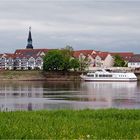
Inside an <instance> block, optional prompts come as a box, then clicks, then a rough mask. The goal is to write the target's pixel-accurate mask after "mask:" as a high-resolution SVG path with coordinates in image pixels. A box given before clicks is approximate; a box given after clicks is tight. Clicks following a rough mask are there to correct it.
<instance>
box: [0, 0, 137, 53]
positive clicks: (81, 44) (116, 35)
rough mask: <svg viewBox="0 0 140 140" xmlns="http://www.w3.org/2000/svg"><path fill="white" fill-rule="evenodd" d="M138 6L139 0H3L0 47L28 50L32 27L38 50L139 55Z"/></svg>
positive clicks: (0, 11)
mask: <svg viewBox="0 0 140 140" xmlns="http://www.w3.org/2000/svg"><path fill="white" fill-rule="evenodd" d="M139 7H140V1H139V0H137V1H136V0H135V1H131V0H129V1H128V0H123V1H121V0H120V1H116V0H107V1H105V0H99V1H97V0H92V1H91V0H87V1H83V0H76V1H72V0H71V1H70V0H22V1H17V0H1V1H0V32H1V33H2V34H0V38H1V41H0V45H1V46H5V47H4V48H6V49H3V50H2V51H7V50H8V51H11V50H14V49H17V48H25V44H26V39H27V35H28V27H29V26H32V35H33V42H34V45H35V46H36V47H38V48H42V47H48V48H55V47H57V46H61V48H62V47H64V45H65V44H67V43H69V44H71V45H72V46H73V47H74V49H88V48H89V49H91V48H93V49H94V48H96V49H98V50H102V51H104V50H105V51H107V50H108V51H111V50H113V51H125V49H126V50H129V51H134V52H140V49H139V45H140V41H139V37H140V8H139ZM6 36H7V37H6ZM7 38H8V39H9V41H10V42H11V46H10V44H9V41H8V42H7ZM24 38H25V39H24ZM11 47H12V49H11Z"/></svg>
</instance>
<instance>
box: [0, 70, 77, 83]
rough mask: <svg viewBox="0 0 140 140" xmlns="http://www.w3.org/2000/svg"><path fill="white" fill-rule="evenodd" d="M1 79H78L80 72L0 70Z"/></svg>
mask: <svg viewBox="0 0 140 140" xmlns="http://www.w3.org/2000/svg"><path fill="white" fill-rule="evenodd" d="M0 79H1V80H3V81H4V80H5V81H6V80H20V81H24V80H27V81H28V80H29V81H38V80H40V81H46V80H47V81H80V73H77V72H43V71H38V70H30V71H29V70H28V71H18V70H17V71H14V70H11V71H10V70H3V71H0Z"/></svg>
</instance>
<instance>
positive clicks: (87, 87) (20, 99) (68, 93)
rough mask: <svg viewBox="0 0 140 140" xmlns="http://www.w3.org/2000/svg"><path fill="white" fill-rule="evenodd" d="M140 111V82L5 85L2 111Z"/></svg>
mask: <svg viewBox="0 0 140 140" xmlns="http://www.w3.org/2000/svg"><path fill="white" fill-rule="evenodd" d="M112 107H113V108H140V83H139V82H138V83H137V82H112V83H109V82H81V83H74V82H39V81H38V82H26V81H25V82H1V83H0V110H1V111H15V110H30V111H31V110H40V109H85V108H90V109H93V108H112Z"/></svg>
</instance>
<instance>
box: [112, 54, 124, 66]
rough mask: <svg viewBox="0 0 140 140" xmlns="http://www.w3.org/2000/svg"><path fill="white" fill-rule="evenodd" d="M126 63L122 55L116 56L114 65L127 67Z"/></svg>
mask: <svg viewBox="0 0 140 140" xmlns="http://www.w3.org/2000/svg"><path fill="white" fill-rule="evenodd" d="M125 66H126V63H125V61H124V60H123V58H122V57H121V56H120V55H115V56H114V67H125Z"/></svg>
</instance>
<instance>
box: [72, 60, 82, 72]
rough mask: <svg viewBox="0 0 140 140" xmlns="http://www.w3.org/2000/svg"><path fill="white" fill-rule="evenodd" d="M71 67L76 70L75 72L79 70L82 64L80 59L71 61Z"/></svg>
mask: <svg viewBox="0 0 140 140" xmlns="http://www.w3.org/2000/svg"><path fill="white" fill-rule="evenodd" d="M70 67H71V69H74V71H76V69H78V68H79V67H80V62H79V60H78V59H76V58H73V59H71V60H70Z"/></svg>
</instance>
